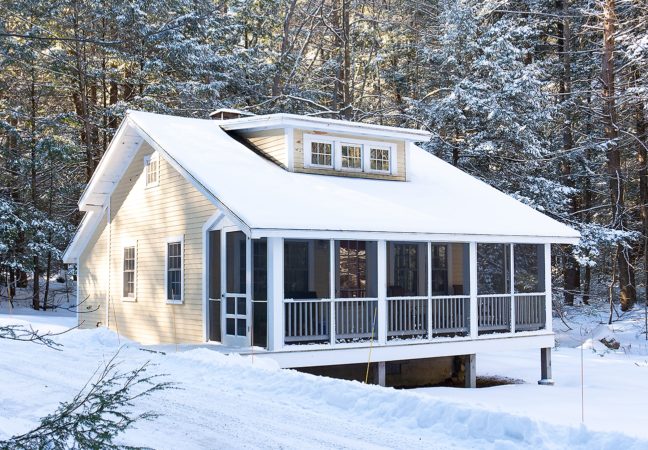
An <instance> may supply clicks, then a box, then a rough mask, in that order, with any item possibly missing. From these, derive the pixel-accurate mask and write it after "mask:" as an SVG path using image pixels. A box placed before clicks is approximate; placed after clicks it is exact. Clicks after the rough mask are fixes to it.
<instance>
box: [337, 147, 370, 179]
mask: <svg viewBox="0 0 648 450" xmlns="http://www.w3.org/2000/svg"><path fill="white" fill-rule="evenodd" d="M343 145H349V146H354V147H360V167H358V168H356V167H343V166H342V146H343ZM365 153H366V152H365V149H364V145H363V143H361V142H356V141H353V140H352V139H340V140H338V141H336V145H335V156H336V158H335V161H336V162H337V164H336V165H335V170H340V171H344V172H357V173H362V172H364V168H365V167H366V164H365V159H366V158H365Z"/></svg>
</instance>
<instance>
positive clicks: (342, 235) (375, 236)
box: [251, 228, 578, 244]
mask: <svg viewBox="0 0 648 450" xmlns="http://www.w3.org/2000/svg"><path fill="white" fill-rule="evenodd" d="M251 237H252V239H259V238H262V237H283V238H286V239H342V240H344V239H362V240H369V241H372V240H373V241H379V240H387V241H422V242H423V241H433V242H464V243H466V242H483V243H501V244H510V243H512V244H545V243H546V244H576V243H578V238H567V237H551V236H506V235H487V234H481V235H480V234H443V233H398V232H393V231H352V230H350V231H345V230H300V229H292V230H291V229H276V228H252V229H251Z"/></svg>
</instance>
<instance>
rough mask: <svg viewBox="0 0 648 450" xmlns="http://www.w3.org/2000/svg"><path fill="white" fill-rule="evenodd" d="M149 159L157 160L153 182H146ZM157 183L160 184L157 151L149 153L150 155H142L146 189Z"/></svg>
mask: <svg viewBox="0 0 648 450" xmlns="http://www.w3.org/2000/svg"><path fill="white" fill-rule="evenodd" d="M151 161H156V162H157V165H156V177H155V180H156V181H155V183H149V182H148V167H149V163H150V162H151ZM159 185H160V157H159V156H158V154H157V153H151V154H150V155H146V156H145V157H144V187H145V188H146V189H148V188H152V187H156V186H159Z"/></svg>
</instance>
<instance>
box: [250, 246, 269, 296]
mask: <svg viewBox="0 0 648 450" xmlns="http://www.w3.org/2000/svg"><path fill="white" fill-rule="evenodd" d="M252 271H253V277H252V299H253V300H267V298H268V244H267V241H266V238H262V239H254V240H253V241H252Z"/></svg>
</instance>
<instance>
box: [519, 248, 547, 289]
mask: <svg viewBox="0 0 648 450" xmlns="http://www.w3.org/2000/svg"><path fill="white" fill-rule="evenodd" d="M513 257H514V259H515V260H514V264H513V267H514V268H515V278H514V281H515V292H527V293H528V292H544V289H545V288H544V247H543V246H542V245H535V244H515V245H514V246H513Z"/></svg>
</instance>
